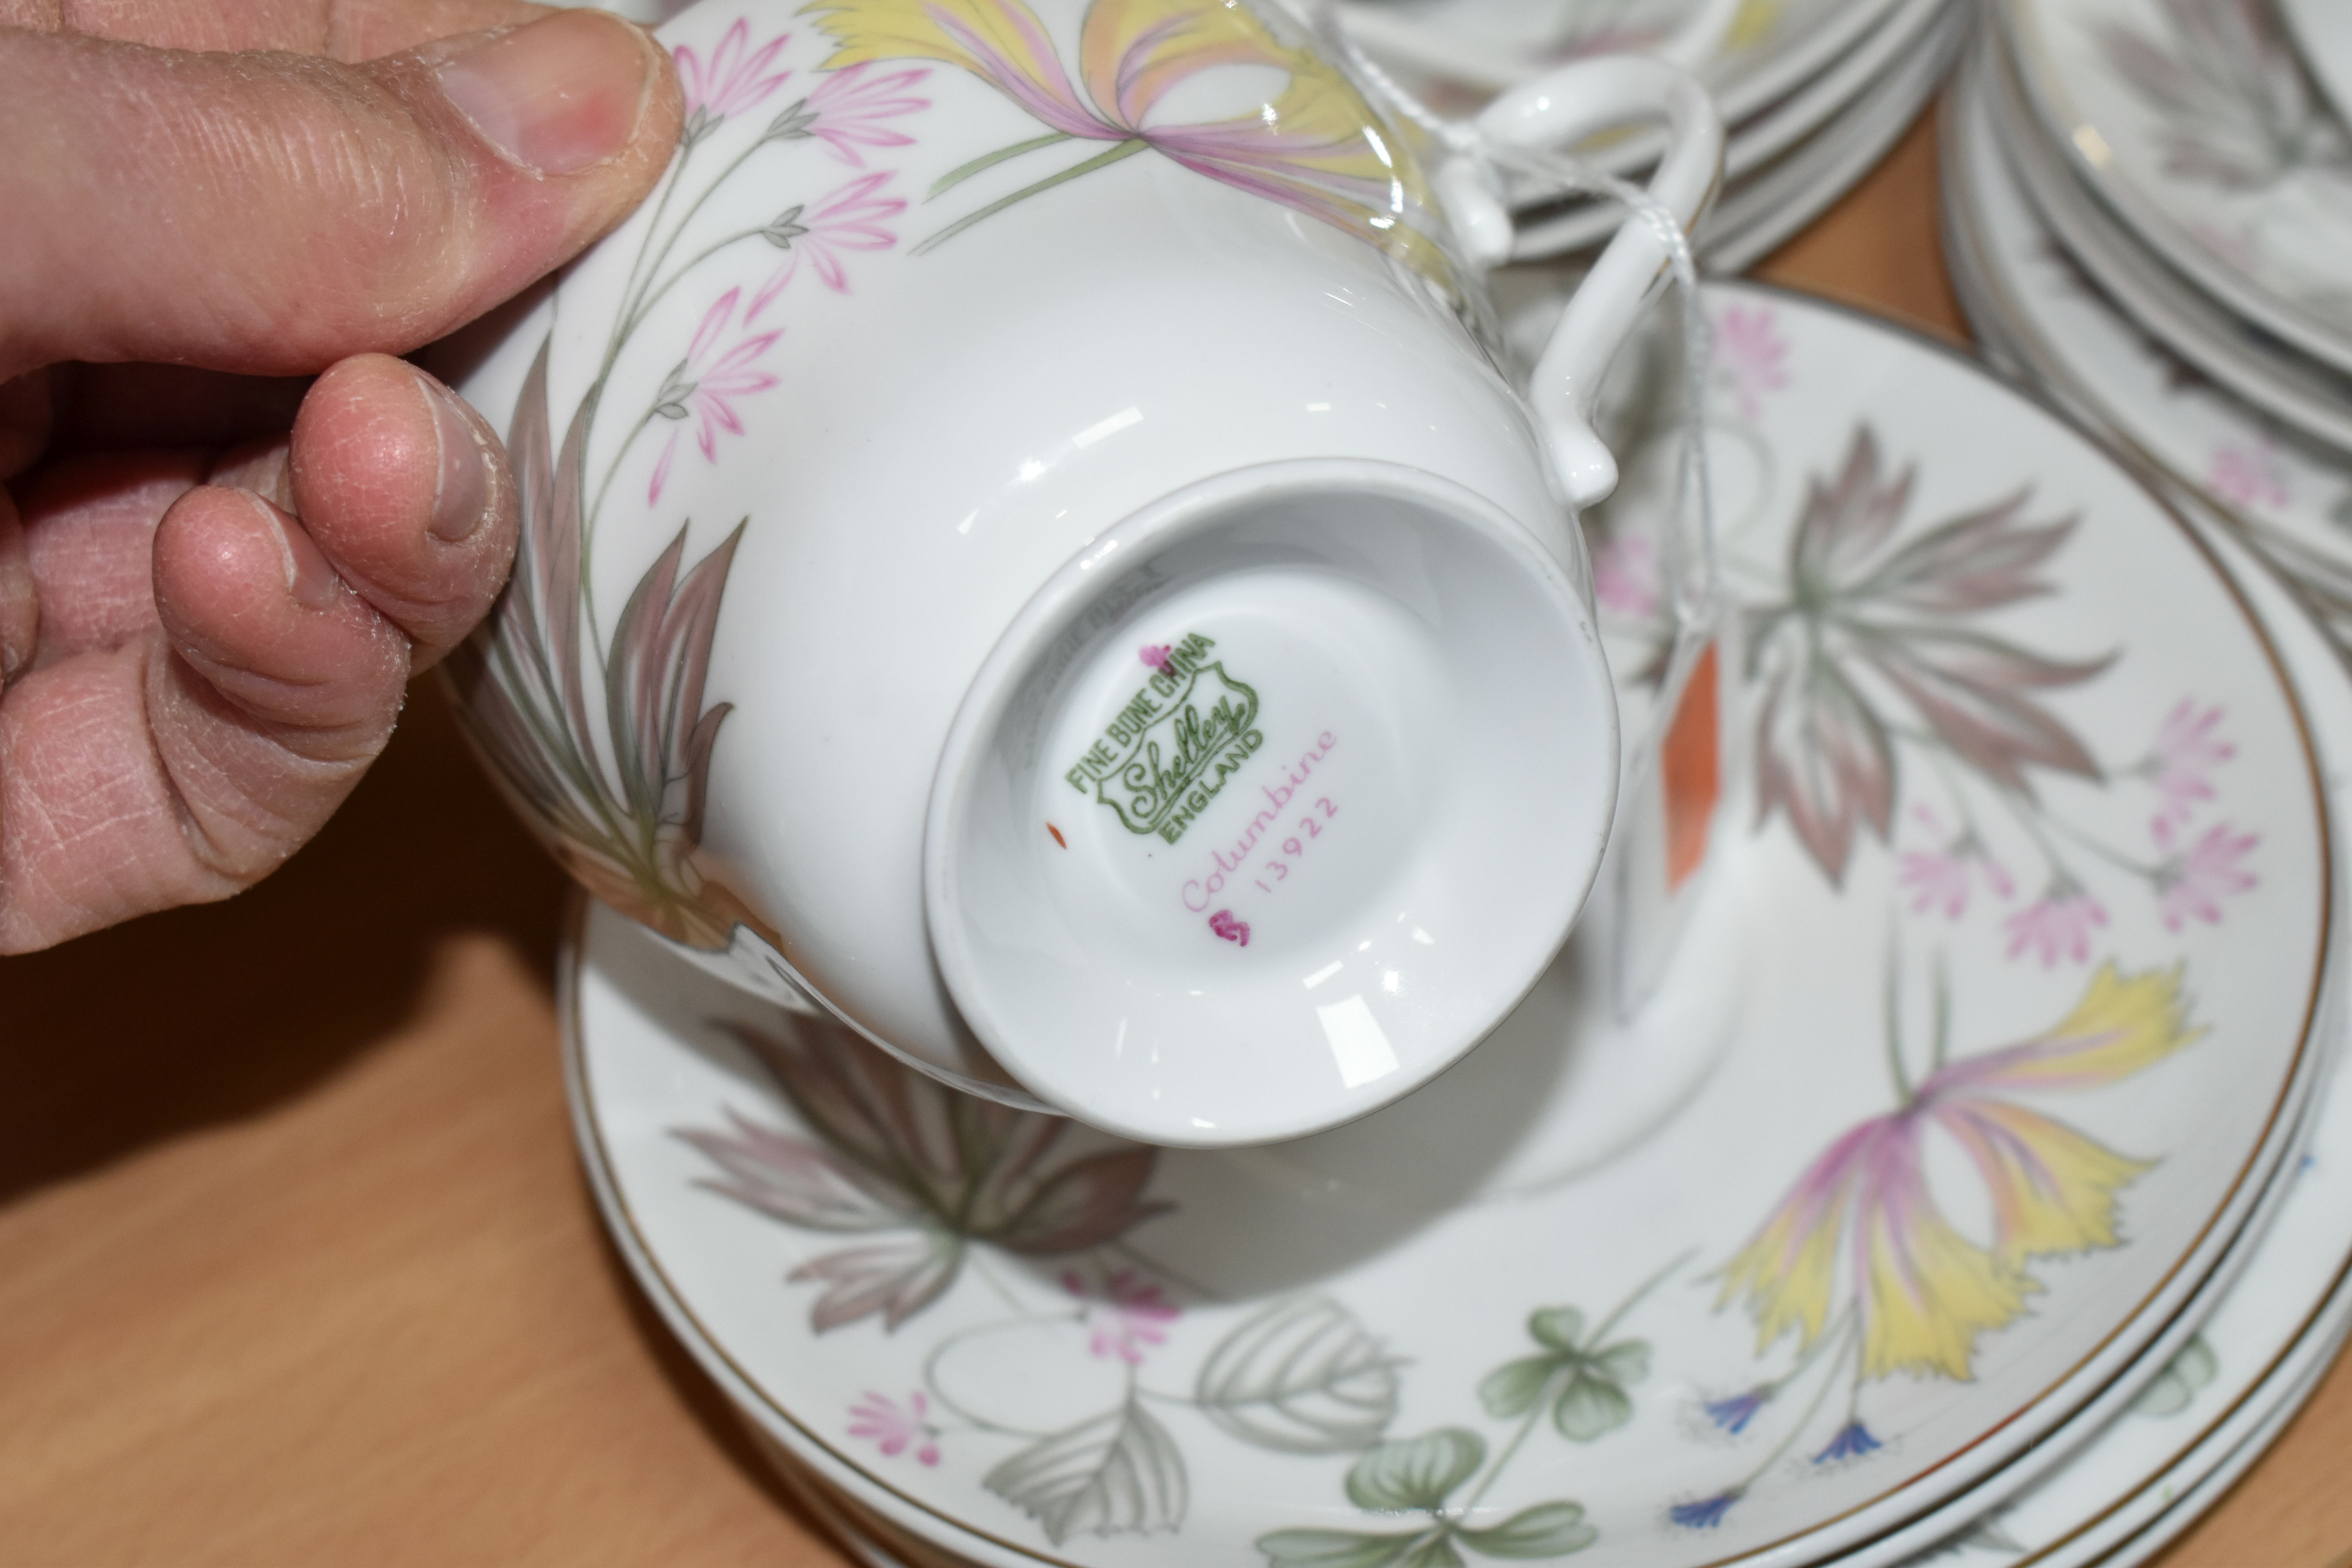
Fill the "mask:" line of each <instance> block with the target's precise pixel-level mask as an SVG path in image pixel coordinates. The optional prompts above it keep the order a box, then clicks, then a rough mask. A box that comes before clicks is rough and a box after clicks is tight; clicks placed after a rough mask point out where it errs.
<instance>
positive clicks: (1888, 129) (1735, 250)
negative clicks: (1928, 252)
mask: <svg viewBox="0 0 2352 1568" xmlns="http://www.w3.org/2000/svg"><path fill="white" fill-rule="evenodd" d="M1968 23H1969V7H1967V6H1965V5H1956V4H1952V3H1951V0H1899V3H1898V4H1897V5H1895V8H1894V9H1893V10H1892V11H1891V12H1889V13H1888V14H1887V15H1886V16H1885V17H1884V18H1882V19H1881V20H1879V21H1878V22H1877V23H1876V25H1874V26H1873V27H1872V28H1871V30H1870V31H1869V32H1868V33H1867V34H1866V35H1865V36H1864V38H1863V39H1862V41H1861V42H1859V43H1857V44H1855V45H1854V46H1853V47H1852V48H1850V49H1848V50H1847V51H1846V52H1845V53H1844V54H1843V56H1841V57H1840V58H1838V59H1837V61H1836V62H1835V63H1834V64H1833V65H1832V66H1831V67H1830V68H1827V69H1825V70H1823V71H1822V73H1821V74H1820V75H1819V76H1817V77H1815V78H1813V79H1811V80H1809V81H1807V82H1805V83H1804V84H1803V85H1802V86H1801V88H1799V89H1797V90H1796V91H1794V92H1791V93H1790V94H1789V95H1788V97H1786V98H1785V99H1782V100H1779V101H1777V102H1774V103H1772V104H1771V105H1769V107H1768V108H1767V109H1765V110H1763V111H1762V112H1760V113H1759V114H1757V115H1756V116H1755V117H1754V118H1753V119H1751V120H1748V121H1745V122H1742V123H1733V124H1732V125H1731V126H1730V138H1729V140H1728V142H1727V143H1726V146H1725V151H1724V188H1723V194H1722V195H1721V197H1720V198H1719V199H1718V201H1717V204H1716V205H1715V207H1714V208H1713V209H1712V210H1711V211H1710V212H1709V214H1708V215H1707V216H1706V218H1705V219H1703V220H1702V221H1701V223H1700V224H1699V225H1698V226H1697V229H1696V233H1695V235H1694V240H1695V243H1696V246H1697V247H1698V252H1699V256H1700V258H1701V259H1702V261H1704V262H1705V264H1706V266H1707V268H1709V269H1710V270H1711V271H1715V272H1736V271H1738V270H1740V269H1741V268H1745V267H1747V266H1748V265H1750V264H1751V263H1752V262H1754V261H1755V260H1756V259H1757V258H1760V257H1762V256H1763V255H1765V254H1766V253H1768V252H1769V251H1770V250H1771V249H1772V248H1773V247H1775V246H1777V245H1778V244H1780V241H1781V240H1783V239H1786V238H1787V237H1789V236H1790V235H1793V234H1795V233H1796V232H1797V231H1798V230H1799V229H1801V228H1802V227H1804V226H1805V225H1806V224H1808V223H1810V222H1811V221H1812V219H1813V218H1814V217H1816V216H1819V215H1820V214H1821V213H1822V211H1823V210H1824V209H1826V208H1827V207H1828V206H1829V205H1831V204H1832V202H1834V201H1835V200H1836V199H1837V198H1838V197H1839V196H1840V195H1843V193H1844V192H1845V191H1846V190H1847V189H1848V188H1849V187H1850V186H1851V185H1852V184H1853V182H1854V181H1855V180H1857V179H1859V178H1861V177H1862V175H1863V174H1866V173H1868V172H1869V170H1870V169H1871V168H1872V167H1874V165H1875V164H1876V163H1878V161H1879V160H1880V159H1881V158H1883V157H1884V156H1885V153H1886V150H1887V149H1888V148H1889V147H1891V146H1892V145H1893V144H1894V143H1895V141H1896V140H1897V139H1899V138H1900V137H1901V135H1902V133H1903V132H1904V131H1905V130H1906V128H1908V126H1909V125H1910V123H1911V121H1912V119H1913V118H1914V117H1915V116H1916V114H1917V113H1918V110H1919V108H1920V106H1921V105H1922V104H1924V103H1925V102H1926V101H1927V99H1928V97H1929V96H1931V95H1932V94H1933V92H1934V90H1935V88H1936V84H1937V81H1938V80H1940V79H1941V78H1942V76H1943V74H1944V72H1945V71H1946V70H1947V69H1948V68H1949V66H1950V64H1951V61H1952V59H1953V58H1954V57H1955V56H1956V54H1957V52H1958V45H1959V44H1960V43H1961V42H1962V37H1961V35H1964V34H1965V33H1966V32H1967V31H1968ZM1656 147H1657V141H1656V138H1654V137H1652V138H1633V139H1628V141H1627V142H1625V143H1623V144H1622V146H1617V147H1612V148H1610V149H1608V150H1606V152H1604V153H1596V154H1595V155H1594V161H1595V162H1596V163H1600V164H1601V165H1602V166H1605V167H1607V168H1609V169H1610V170H1612V172H1614V173H1617V174H1630V173H1632V172H1633V171H1634V170H1637V169H1639V168H1641V167H1643V165H1644V164H1645V163H1646V162H1648V161H1652V160H1654V158H1655V156H1656ZM1620 222H1622V215H1621V214H1620V213H1619V211H1618V209H1617V208H1616V207H1615V206H1614V205H1611V204H1606V203H1591V202H1580V203H1576V204H1573V205H1567V206H1565V207H1564V208H1562V209H1560V210H1559V211H1557V212H1551V211H1549V210H1540V211H1538V210H1530V211H1528V212H1522V213H1521V214H1520V217H1519V224H1520V227H1519V243H1518V250H1517V253H1518V254H1519V255H1521V256H1523V257H1549V256H1556V255H1560V254H1563V253H1566V252H1570V251H1580V250H1583V249H1588V248H1590V247H1592V246H1595V245H1598V244H1599V243H1600V242H1601V241H1602V240H1605V239H1606V238H1608V237H1609V236H1610V235H1611V234H1612V233H1613V232H1614V231H1615V229H1616V228H1617V226H1618V225H1619V224H1620Z"/></svg>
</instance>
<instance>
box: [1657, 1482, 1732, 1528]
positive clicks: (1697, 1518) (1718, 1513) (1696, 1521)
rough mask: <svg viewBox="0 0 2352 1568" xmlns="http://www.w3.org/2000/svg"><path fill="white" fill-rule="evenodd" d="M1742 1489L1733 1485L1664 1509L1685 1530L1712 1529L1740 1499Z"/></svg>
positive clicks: (1668, 1516)
mask: <svg viewBox="0 0 2352 1568" xmlns="http://www.w3.org/2000/svg"><path fill="white" fill-rule="evenodd" d="M1744 1490H1745V1489H1743V1488H1740V1487H1734V1488H1732V1489H1730V1490H1729V1491H1727V1492H1717V1493H1716V1494H1715V1495H1714V1496H1713V1497H1710V1498H1701V1499H1699V1500H1698V1501H1696V1502H1678V1503H1676V1504H1675V1505H1674V1506H1673V1507H1672V1508H1669V1509H1668V1510H1666V1517H1667V1518H1668V1519H1670V1520H1672V1521H1675V1523H1676V1524H1679V1525H1681V1526H1682V1527H1683V1528H1684V1529H1685V1530H1713V1529H1714V1528H1715V1527H1716V1526H1717V1525H1718V1524H1721V1523H1722V1522H1723V1516H1724V1515H1725V1514H1727V1513H1729V1512H1730V1511H1731V1505H1732V1504H1733V1503H1736V1502H1738V1500H1740V1498H1741V1496H1742V1495H1743V1494H1744Z"/></svg>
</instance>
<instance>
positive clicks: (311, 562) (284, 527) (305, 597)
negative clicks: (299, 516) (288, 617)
mask: <svg viewBox="0 0 2352 1568" xmlns="http://www.w3.org/2000/svg"><path fill="white" fill-rule="evenodd" d="M237 493H239V494H241V495H245V496H246V498H247V500H250V501H252V502H253V507H254V510H257V511H258V512H260V513H261V514H262V515H263V516H265V517H267V518H268V519H269V521H271V523H273V524H275V525H276V527H277V539H278V552H279V553H280V555H281V556H282V557H283V558H284V560H285V563H286V587H287V591H288V592H289V593H291V594H292V595H294V602H295V603H296V604H298V605H301V606H302V607H303V608H304V609H306V610H328V609H332V608H333V607H334V605H335V602H336V601H337V600H338V599H340V598H341V597H342V593H343V580H342V578H341V577H340V576H338V575H336V573H335V568H334V563H331V562H330V561H329V560H328V559H327V554H326V552H325V551H323V550H320V548H319V545H318V542H317V541H315V540H313V539H312V538H311V537H310V535H309V534H308V533H306V532H304V531H303V530H302V525H301V524H300V523H299V522H296V521H294V520H293V519H292V518H290V517H288V516H287V515H286V514H285V513H284V512H282V511H279V510H278V509H277V508H276V507H274V506H271V505H270V504H269V503H268V501H266V500H262V499H261V498H260V497H259V496H256V495H253V494H251V493H250V492H247V491H239V492H237Z"/></svg>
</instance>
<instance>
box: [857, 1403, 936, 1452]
mask: <svg viewBox="0 0 2352 1568" xmlns="http://www.w3.org/2000/svg"><path fill="white" fill-rule="evenodd" d="M930 1407H931V1402H930V1401H929V1400H928V1399H926V1398H924V1397H923V1395H922V1393H921V1391H920V1390H918V1391H916V1392H914V1393H911V1394H908V1395H907V1403H906V1404H904V1405H901V1404H899V1403H898V1401H897V1400H895V1399H892V1398H891V1397H889V1395H887V1394H876V1393H873V1392H871V1391H868V1392H867V1394H866V1397H865V1398H863V1399H861V1400H859V1401H858V1402H857V1403H856V1404H855V1405H851V1406H850V1407H849V1435H850V1436H853V1437H864V1438H866V1439H867V1440H868V1441H870V1442H872V1443H873V1444H874V1445H875V1447H878V1448H880V1449H881V1450H882V1453H883V1456H884V1457H885V1458H892V1459H895V1458H898V1456H899V1455H901V1454H903V1453H905V1452H906V1451H907V1450H908V1447H913V1449H914V1450H915V1458H916V1459H917V1460H918V1461H919V1462H920V1463H922V1464H926V1465H937V1464H938V1463H939V1462H940V1446H939V1444H938V1443H936V1442H934V1441H933V1439H934V1438H935V1437H937V1436H939V1428H938V1427H936V1426H932V1425H931V1424H930V1423H929V1421H927V1420H925V1419H924V1417H925V1415H927V1414H928V1413H929V1410H930Z"/></svg>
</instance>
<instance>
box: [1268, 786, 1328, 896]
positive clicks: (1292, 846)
mask: <svg viewBox="0 0 2352 1568" xmlns="http://www.w3.org/2000/svg"><path fill="white" fill-rule="evenodd" d="M1315 805H1316V808H1317V810H1318V811H1319V812H1321V813H1322V817H1321V820H1319V821H1318V819H1317V816H1316V813H1315V812H1313V811H1310V812H1308V813H1307V815H1306V816H1302V817H1300V818H1299V819H1298V829H1299V834H1300V837H1295V838H1286V839H1284V840H1283V841H1282V852H1283V853H1284V854H1285V855H1287V856H1289V857H1290V859H1291V860H1296V859H1297V858H1299V857H1300V856H1301V855H1304V854H1305V853H1307V846H1308V845H1309V844H1312V843H1313V842H1314V841H1315V840H1317V839H1318V838H1320V837H1323V824H1324V823H1325V822H1328V821H1329V820H1330V819H1331V818H1333V817H1335V816H1339V807H1338V806H1336V805H1332V804H1331V798H1330V797H1329V796H1328V795H1318V796H1316V797H1315ZM1263 869H1264V870H1266V871H1268V872H1270V873H1272V874H1273V877H1274V879H1275V880H1276V882H1280V881H1283V880H1285V879H1287V878H1288V877H1289V875H1290V862H1289V861H1287V860H1268V861H1267V862H1266V863H1265V866H1264V868H1263ZM1255 880H1256V882H1257V885H1258V887H1259V888H1260V889H1262V890H1264V891H1265V892H1269V893H1271V892H1272V891H1274V889H1273V888H1271V887H1269V886H1268V885H1267V883H1266V880H1265V878H1264V877H1259V878H1257V879H1255Z"/></svg>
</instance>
